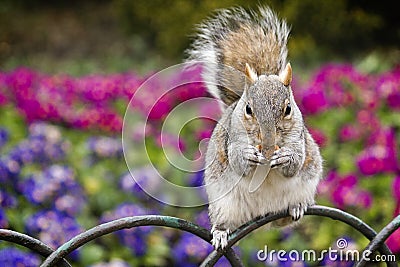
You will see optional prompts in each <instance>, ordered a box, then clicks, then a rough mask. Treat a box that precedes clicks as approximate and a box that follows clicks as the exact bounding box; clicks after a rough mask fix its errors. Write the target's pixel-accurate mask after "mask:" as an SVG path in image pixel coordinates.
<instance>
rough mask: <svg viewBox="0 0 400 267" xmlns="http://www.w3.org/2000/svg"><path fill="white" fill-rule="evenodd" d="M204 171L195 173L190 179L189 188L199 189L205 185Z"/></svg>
mask: <svg viewBox="0 0 400 267" xmlns="http://www.w3.org/2000/svg"><path fill="white" fill-rule="evenodd" d="M203 179H204V170H201V171H198V172H195V173H194V174H192V175H191V176H190V177H189V182H188V184H189V186H193V187H197V186H202V185H203Z"/></svg>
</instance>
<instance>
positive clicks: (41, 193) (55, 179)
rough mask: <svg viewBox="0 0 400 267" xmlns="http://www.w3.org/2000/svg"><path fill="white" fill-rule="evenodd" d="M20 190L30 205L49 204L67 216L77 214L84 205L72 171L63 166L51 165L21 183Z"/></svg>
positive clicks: (81, 191) (81, 193) (80, 189)
mask: <svg viewBox="0 0 400 267" xmlns="http://www.w3.org/2000/svg"><path fill="white" fill-rule="evenodd" d="M20 188H21V190H22V192H23V194H24V196H25V197H26V198H27V199H28V200H29V201H31V202H32V203H35V204H41V205H44V204H46V203H47V204H51V205H53V207H54V208H55V209H56V210H58V211H62V212H65V213H67V214H69V215H76V214H77V213H79V212H80V211H81V209H82V208H83V206H84V205H85V203H86V201H85V197H84V192H83V189H82V188H81V186H80V185H79V184H78V183H77V182H76V181H75V174H74V172H73V170H72V169H70V168H68V167H65V166H60V165H51V166H50V167H49V168H47V169H45V170H44V171H43V172H42V173H39V174H36V175H32V176H31V177H30V178H28V179H27V180H25V181H23V182H22V183H21V185H20Z"/></svg>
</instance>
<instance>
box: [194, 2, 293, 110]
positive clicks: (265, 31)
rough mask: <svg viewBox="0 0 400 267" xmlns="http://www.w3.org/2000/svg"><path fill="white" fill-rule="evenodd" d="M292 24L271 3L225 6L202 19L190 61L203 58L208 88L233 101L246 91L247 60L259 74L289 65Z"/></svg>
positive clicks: (227, 102) (225, 101)
mask: <svg viewBox="0 0 400 267" xmlns="http://www.w3.org/2000/svg"><path fill="white" fill-rule="evenodd" d="M289 31H290V30H289V28H288V26H287V24H286V22H285V21H284V20H280V19H279V18H278V17H277V15H276V14H275V13H274V12H273V11H272V10H271V9H270V8H268V7H259V10H258V12H254V11H246V10H245V9H243V8H241V7H235V8H230V9H223V10H219V11H217V12H216V14H215V15H214V16H212V17H211V18H209V19H208V20H206V21H205V22H203V23H202V24H200V25H199V27H198V33H197V35H196V36H195V40H194V42H193V44H192V46H191V47H190V48H189V49H188V50H187V53H188V60H187V61H188V62H189V63H193V64H196V62H199V61H201V63H202V64H203V67H204V70H203V73H202V77H203V80H204V82H205V83H206V86H207V89H208V91H209V92H210V93H211V94H212V95H213V96H215V97H217V98H219V99H221V100H222V101H223V102H224V103H225V104H227V105H231V104H232V103H234V102H235V101H237V100H238V99H239V98H240V96H241V95H242V93H243V88H244V86H245V75H241V74H240V73H239V72H238V71H240V72H242V73H244V71H245V64H246V63H247V64H249V65H250V67H251V68H252V69H253V70H254V71H255V72H256V73H257V74H258V75H262V74H279V73H280V72H281V71H282V70H283V69H284V67H285V66H286V57H287V39H288V36H289Z"/></svg>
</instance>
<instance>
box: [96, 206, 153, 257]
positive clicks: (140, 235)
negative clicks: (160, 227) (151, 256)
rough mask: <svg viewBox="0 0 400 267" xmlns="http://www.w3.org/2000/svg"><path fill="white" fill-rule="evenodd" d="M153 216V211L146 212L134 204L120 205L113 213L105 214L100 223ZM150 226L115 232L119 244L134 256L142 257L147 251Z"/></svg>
mask: <svg viewBox="0 0 400 267" xmlns="http://www.w3.org/2000/svg"><path fill="white" fill-rule="evenodd" d="M148 214H154V212H153V211H150V210H147V209H145V208H143V207H141V206H139V205H136V204H127V203H125V204H121V205H119V206H118V207H117V208H116V209H115V210H114V211H112V212H106V213H105V214H104V215H103V216H102V218H101V222H102V223H104V222H108V221H112V220H116V219H119V218H123V217H129V216H141V215H148ZM152 229H153V227H151V226H141V227H134V228H131V229H124V230H120V231H117V232H116V233H115V234H116V235H117V236H118V238H119V240H120V242H121V243H122V244H124V245H125V246H127V247H129V248H130V249H131V251H132V252H133V253H134V254H135V255H136V256H143V255H144V254H145V253H146V251H147V235H148V234H149V233H150V232H151V231H152Z"/></svg>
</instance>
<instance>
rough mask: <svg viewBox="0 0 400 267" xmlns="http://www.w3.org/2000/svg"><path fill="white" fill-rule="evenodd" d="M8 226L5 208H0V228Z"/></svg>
mask: <svg viewBox="0 0 400 267" xmlns="http://www.w3.org/2000/svg"><path fill="white" fill-rule="evenodd" d="M7 227H8V220H7V216H6V214H5V212H4V209H0V228H7Z"/></svg>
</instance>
